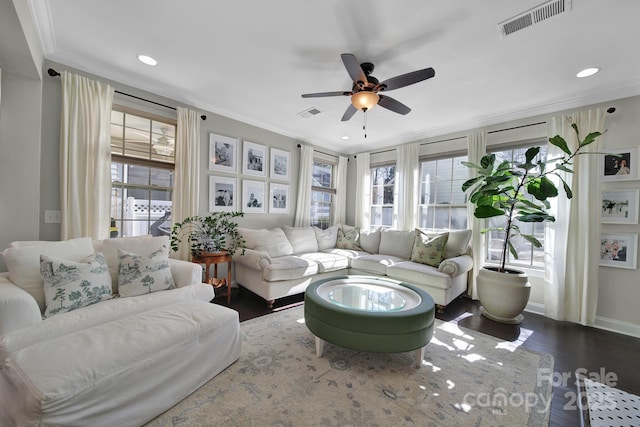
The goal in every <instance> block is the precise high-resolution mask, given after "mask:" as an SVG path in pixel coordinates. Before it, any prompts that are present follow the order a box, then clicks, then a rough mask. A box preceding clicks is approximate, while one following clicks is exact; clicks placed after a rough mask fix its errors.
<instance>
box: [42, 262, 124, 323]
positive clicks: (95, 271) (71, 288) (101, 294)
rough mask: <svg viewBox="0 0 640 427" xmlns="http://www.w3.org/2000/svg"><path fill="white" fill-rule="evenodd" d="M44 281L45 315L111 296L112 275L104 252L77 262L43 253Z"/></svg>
mask: <svg viewBox="0 0 640 427" xmlns="http://www.w3.org/2000/svg"><path fill="white" fill-rule="evenodd" d="M40 274H41V275H42V279H43V282H44V296H45V304H46V309H45V312H44V317H51V316H54V315H56V314H59V313H66V312H67V311H72V310H75V309H78V308H82V307H86V306H88V305H91V304H95V303H97V302H100V301H104V300H107V299H111V298H112V295H111V275H110V274H109V267H107V262H106V261H105V259H104V255H103V254H102V253H97V254H93V255H90V256H89V257H87V258H86V259H84V260H82V261H80V262H76V261H68V260H65V259H61V258H54V257H50V256H48V255H40Z"/></svg>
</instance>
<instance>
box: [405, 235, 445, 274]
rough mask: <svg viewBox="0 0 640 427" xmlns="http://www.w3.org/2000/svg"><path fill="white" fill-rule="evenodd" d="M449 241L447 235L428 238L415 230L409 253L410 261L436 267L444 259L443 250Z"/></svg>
mask: <svg viewBox="0 0 640 427" xmlns="http://www.w3.org/2000/svg"><path fill="white" fill-rule="evenodd" d="M447 240H449V233H442V234H439V235H437V236H435V237H433V238H429V236H427V235H426V234H424V233H423V232H422V231H420V230H418V229H416V239H415V241H414V243H413V250H412V251H411V261H415V262H419V263H421V264H426V265H430V266H431V267H437V266H439V265H440V263H441V262H442V260H443V259H444V250H445V247H446V246H447Z"/></svg>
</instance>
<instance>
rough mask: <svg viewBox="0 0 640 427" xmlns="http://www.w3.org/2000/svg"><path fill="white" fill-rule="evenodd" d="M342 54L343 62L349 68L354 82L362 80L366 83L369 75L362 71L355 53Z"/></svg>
mask: <svg viewBox="0 0 640 427" xmlns="http://www.w3.org/2000/svg"><path fill="white" fill-rule="evenodd" d="M340 56H341V57H342V63H343V64H344V68H346V69H347V72H348V73H349V76H350V77H351V80H353V82H354V83H358V82H362V83H363V84H365V85H366V84H367V83H368V82H367V76H366V75H365V74H364V71H362V67H361V66H360V63H359V62H358V59H357V58H356V57H355V55H352V54H350V53H343V54H341V55H340Z"/></svg>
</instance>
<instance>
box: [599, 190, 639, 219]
mask: <svg viewBox="0 0 640 427" xmlns="http://www.w3.org/2000/svg"><path fill="white" fill-rule="evenodd" d="M639 196H640V190H611V191H603V192H602V222H603V223H606V224H637V223H638V200H639Z"/></svg>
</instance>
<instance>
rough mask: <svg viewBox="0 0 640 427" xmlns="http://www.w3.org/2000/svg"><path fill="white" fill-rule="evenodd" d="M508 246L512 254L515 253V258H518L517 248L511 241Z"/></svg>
mask: <svg viewBox="0 0 640 427" xmlns="http://www.w3.org/2000/svg"><path fill="white" fill-rule="evenodd" d="M507 246H508V248H509V252H511V255H513V257H514V258H515V259H518V252H516V248H514V247H513V245H512V244H511V242H510V241H507Z"/></svg>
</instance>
